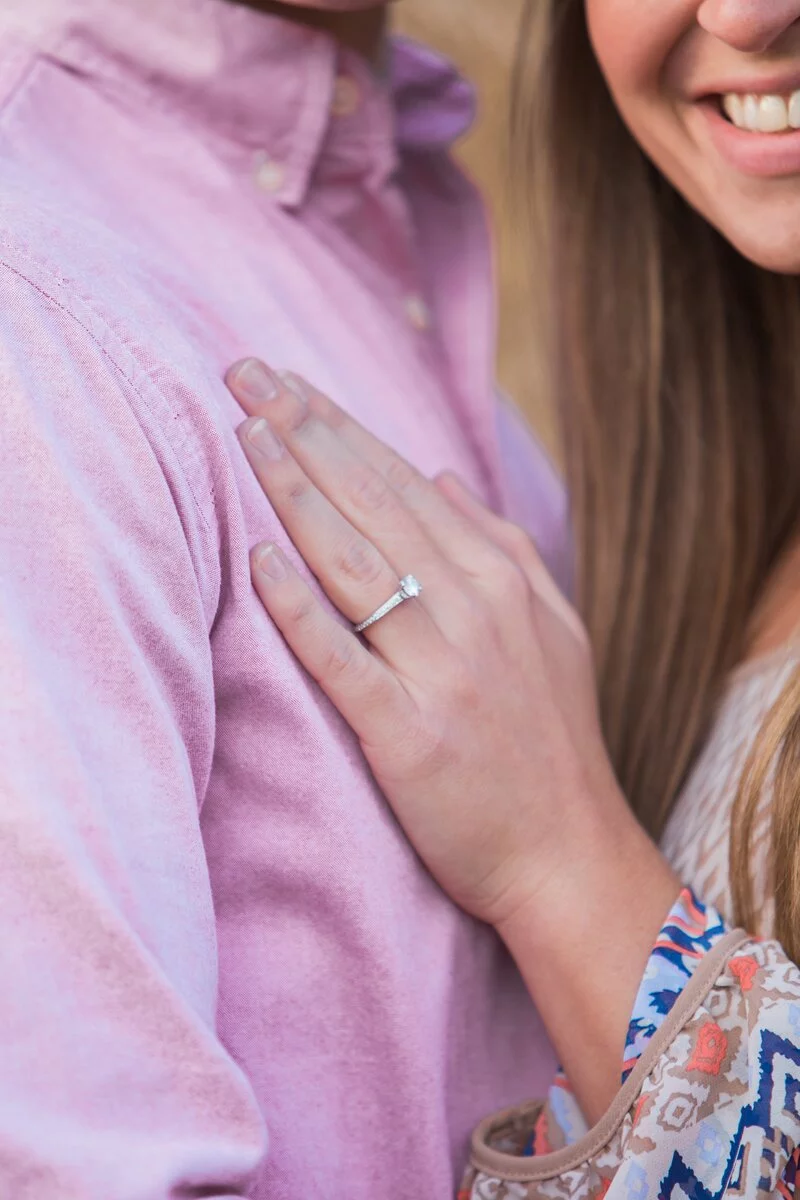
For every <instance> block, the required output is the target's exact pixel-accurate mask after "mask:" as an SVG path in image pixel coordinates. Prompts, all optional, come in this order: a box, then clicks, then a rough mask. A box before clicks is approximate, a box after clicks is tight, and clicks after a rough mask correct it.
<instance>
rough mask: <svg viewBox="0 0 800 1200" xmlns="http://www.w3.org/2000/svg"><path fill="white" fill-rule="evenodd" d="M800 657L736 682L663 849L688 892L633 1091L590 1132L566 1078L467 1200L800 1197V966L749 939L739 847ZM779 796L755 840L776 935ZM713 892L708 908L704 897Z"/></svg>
mask: <svg viewBox="0 0 800 1200" xmlns="http://www.w3.org/2000/svg"><path fill="white" fill-rule="evenodd" d="M798 665H800V646H794V647H792V648H791V649H790V650H786V649H785V648H784V649H782V650H781V651H780V652H778V653H776V654H772V655H769V656H766V657H764V658H762V659H760V660H758V661H757V662H754V663H752V664H749V665H747V666H745V667H743V668H740V669H739V670H738V671H736V672H735V673H734V675H733V677H732V679H731V681H730V684H729V687H728V688H727V690H726V692H725V695H724V696H723V698H722V701H721V703H720V706H719V709H718V711H717V716H716V721H715V724H714V727H713V729H712V733H711V736H710V737H709V739H708V742H707V743H706V746H705V748H704V750H703V752H702V754H701V755H700V757H699V759H698V761H697V763H696V765H695V767H694V769H693V771H692V773H691V775H690V777H689V779H688V781H687V783H686V786H685V787H684V789H683V792H682V793H681V796H680V797H679V799H678V802H677V804H676V807H675V810H674V812H673V815H672V818H671V820H670V823H669V825H668V827H667V830H666V833H665V836H664V839H663V843H662V848H663V850H664V853H665V854H666V856H667V858H668V859H669V861H670V862H671V863H672V865H673V866H674V867H675V869H676V871H677V872H678V873H679V874H680V875H681V876H682V877H683V879H684V880H686V881H687V885H689V886H687V887H686V888H685V889H684V891H683V892H682V893H681V896H680V897H679V899H678V901H677V903H676V904H675V906H674V908H673V909H672V911H671V912H670V913H669V915H668V917H667V920H666V921H665V923H664V926H663V928H662V930H661V933H660V934H659V937H658V939H657V941H656V944H655V947H654V949H653V952H652V954H651V956H650V960H649V962H648V965H647V968H646V970H645V973H644V976H643V979H642V983H641V986H640V989H639V994H638V996H637V998H636V1002H635V1005H634V1011H633V1014H632V1018H631V1023H630V1027H629V1031H628V1038H627V1045H626V1048H625V1054H624V1061H623V1063H622V1070H621V1086H620V1090H619V1092H618V1093H617V1097H616V1099H615V1101H614V1103H613V1104H612V1106H611V1108H610V1109H609V1110H608V1112H606V1114H605V1116H604V1117H603V1118H602V1119H601V1120H600V1121H599V1122H598V1124H597V1125H595V1126H594V1128H592V1129H589V1128H588V1127H587V1124H586V1122H585V1120H584V1118H583V1114H582V1113H581V1111H580V1108H579V1106H578V1104H577V1102H576V1100H575V1098H574V1096H573V1094H572V1092H571V1089H570V1086H569V1081H568V1080H567V1079H566V1078H565V1076H564V1075H563V1074H559V1075H558V1076H557V1077H556V1080H555V1082H554V1084H553V1086H552V1088H551V1089H550V1093H549V1096H548V1097H547V1099H546V1100H542V1101H537V1102H532V1103H530V1104H528V1105H524V1106H523V1107H521V1108H516V1109H509V1110H508V1111H507V1112H504V1113H499V1114H498V1115H496V1116H494V1117H490V1118H489V1119H488V1120H486V1121H484V1122H483V1124H482V1125H481V1126H480V1127H479V1128H478V1129H477V1130H476V1132H475V1134H474V1136H473V1142H472V1155H471V1162H470V1166H469V1169H468V1171H467V1174H466V1176H465V1179H464V1182H463V1185H462V1190H461V1192H460V1193H459V1200H545V1198H547V1200H550V1198H552V1200H562V1198H563V1200H566V1198H567V1197H570V1198H573V1200H595V1198H599V1197H607V1200H712V1198H714V1200H716V1198H721V1197H728V1198H733V1197H743V1198H744V1197H746V1198H747V1200H756V1198H758V1200H761V1198H765V1197H775V1198H776V1200H777V1198H779V1197H783V1198H784V1200H788V1198H790V1197H794V1196H795V1194H796V1187H797V1194H798V1195H800V1183H799V1182H798V1180H800V970H798V968H797V967H796V966H795V965H794V963H792V962H790V961H789V959H788V958H787V957H786V955H785V954H784V953H783V951H782V949H781V947H780V946H779V945H778V944H777V942H775V941H769V940H761V939H757V938H753V937H750V936H748V935H747V934H745V933H743V932H742V931H741V930H734V929H732V928H731V927H730V925H729V924H728V923H727V921H726V919H725V917H724V915H722V914H724V913H726V912H730V911H731V895H730V882H729V877H728V846H729V831H730V824H731V816H732V808H733V803H734V799H735V796H736V792H737V786H738V783H739V780H740V778H741V773H742V769H743V767H744V763H745V760H746V758H747V755H748V753H749V751H750V749H751V747H752V745H753V742H754V739H755V737H756V736H757V734H758V731H759V728H760V726H761V724H762V722H763V720H764V718H765V717H766V715H767V712H768V711H769V709H770V708H771V706H772V704H773V703H774V702H775V701H776V700H777V698H778V696H779V695H780V693H781V691H782V689H783V687H784V686H785V685H786V683H787V682H788V679H789V677H790V675H791V673H792V671H793V670H795V669H796V668H797V666H798ZM768 830H769V798H768V796H767V797H765V801H764V804H763V805H762V812H761V814H760V822H759V825H758V828H757V832H756V837H755V839H754V857H755V862H754V864H753V867H754V876H755V880H756V885H757V888H758V889H759V891H760V895H759V899H760V901H761V903H762V912H763V914H764V918H763V920H764V930H763V931H764V932H765V933H767V934H769V932H770V925H771V922H772V917H773V906H772V904H771V903H770V897H769V896H768V894H767V879H768V875H767V853H768ZM701 897H702V900H701Z"/></svg>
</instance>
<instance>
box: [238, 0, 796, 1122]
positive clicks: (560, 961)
mask: <svg viewBox="0 0 800 1200" xmlns="http://www.w3.org/2000/svg"><path fill="white" fill-rule="evenodd" d="M588 15H589V19H590V26H591V32H592V38H593V44H594V48H595V52H596V54H597V57H598V59H599V61H600V63H601V66H602V68H603V70H604V73H605V74H606V77H607V79H608V82H609V86H610V88H611V90H612V93H613V94H614V96H615V98H616V100H617V103H618V105H619V107H620V110H621V112H622V114H623V116H624V118H625V120H626V121H627V122H628V124H629V126H630V128H631V130H632V131H633V132H634V135H635V136H636V137H637V138H638V139H639V140H640V141H641V143H642V145H643V146H644V148H645V149H646V150H647V151H648V153H650V154H651V156H652V157H653V159H654V161H655V162H656V164H657V165H658V166H659V167H660V168H661V169H662V170H663V171H664V172H665V173H666V174H668V175H669V176H670V178H672V179H673V181H674V182H675V183H676V185H677V186H679V187H680V189H681V190H682V191H683V192H684V193H685V195H686V196H687V198H688V199H689V200H690V202H691V203H693V204H694V205H695V206H696V207H697V208H698V209H699V210H700V211H701V212H703V214H704V215H705V216H706V217H707V218H708V219H709V220H711V221H713V223H714V224H715V225H717V227H718V228H719V229H720V231H721V232H722V233H723V234H724V235H725V236H727V237H728V238H730V240H731V241H733V242H734V243H735V244H736V245H737V246H738V247H739V248H740V249H741V250H742V252H744V253H747V254H748V255H749V256H750V257H752V258H753V259H754V260H755V261H757V262H760V263H762V265H766V266H772V267H777V266H779V269H783V270H786V271H794V270H796V269H797V266H798V265H800V235H798V234H797V232H796V231H797V230H800V173H798V174H796V175H793V176H791V175H790V176H787V175H786V174H785V173H784V174H783V175H781V176H780V177H779V178H770V177H765V176H762V177H758V178H755V179H754V178H752V177H745V176H744V175H743V174H742V172H741V171H740V170H738V169H737V168H735V167H733V166H731V165H730V163H728V162H727V161H725V159H724V156H722V157H721V156H720V155H719V154H717V153H716V152H715V150H714V148H713V146H712V145H711V143H710V142H709V141H708V139H705V140H704V135H703V132H702V125H701V124H700V123H699V118H698V114H697V113H696V112H695V111H694V110H693V108H692V101H691V99H690V95H691V94H694V91H696V90H697V87H698V84H699V85H700V86H701V87H702V86H703V85H705V86H706V87H707V90H710V87H711V85H712V83H713V80H714V78H715V77H717V76H719V74H720V72H721V71H723V70H724V72H725V73H726V78H727V79H728V80H729V81H730V80H731V79H732V82H734V83H736V81H737V80H736V72H737V71H738V72H739V73H740V76H741V79H742V82H743V84H744V82H745V81H752V78H753V75H754V72H756V73H757V72H758V71H762V72H763V73H764V76H763V77H764V78H766V67H767V66H769V67H770V68H773V67H775V65H776V63H779V64H780V65H781V66H783V67H789V66H793V68H794V69H795V72H796V80H797V81H796V83H795V84H794V87H800V25H799V24H798V22H800V0H791V2H790V0H706V2H705V3H702V4H699V3H697V0H588ZM623 34H624V36H623ZM775 136H778V135H775ZM778 193H779V195H778ZM795 213H796V215H797V218H798V219H794V216H795ZM779 216H780V217H781V222H778V223H777V224H776V222H777V218H778V217H779ZM765 218H771V219H772V223H771V224H770V220H769V219H765ZM228 384H229V386H230V388H231V390H232V391H233V393H234V395H235V396H236V397H237V399H238V400H239V402H240V403H241V404H242V406H243V408H244V409H245V411H246V412H247V414H248V419H247V420H246V421H245V422H244V424H243V425H242V427H241V429H240V438H241V444H242V446H243V448H244V450H245V453H246V454H247V456H248V459H249V461H250V463H251V465H252V467H253V470H254V472H255V474H256V477H257V478H258V480H259V482H260V484H261V486H262V487H263V489H264V491H265V493H266V495H267V496H268V498H269V500H270V502H271V504H272V505H273V507H274V508H275V510H276V512H277V514H278V516H279V517H280V519H281V521H282V522H283V524H284V525H285V527H286V529H287V531H288V533H289V534H290V536H291V538H292V541H293V542H294V545H295V546H296V548H297V550H298V551H299V553H300V555H301V556H302V558H303V559H304V560H305V562H306V563H307V564H308V566H309V568H310V569H311V571H312V573H313V575H314V576H315V577H316V579H317V580H318V582H319V584H320V585H321V587H322V589H323V590H324V591H325V592H326V593H327V595H328V597H329V598H330V599H331V600H332V601H333V604H334V605H335V606H336V608H337V609H338V610H339V611H340V612H341V614H342V615H343V617H344V621H342V620H340V619H337V617H336V616H335V614H333V613H332V612H331V611H330V608H328V607H326V606H324V605H323V604H322V603H321V602H320V600H319V598H318V593H317V592H315V591H313V590H312V589H311V588H310V587H309V585H308V583H307V582H306V580H305V579H304V578H303V576H302V575H301V574H299V573H298V571H297V570H296V569H295V566H294V565H293V564H292V563H291V562H290V561H289V560H288V559H287V558H286V556H285V555H283V554H282V553H281V551H280V550H279V549H277V548H276V547H274V546H272V545H261V546H258V547H256V548H255V549H254V551H253V555H252V568H253V580H254V584H255V588H256V590H257V592H258V594H259V596H260V597H261V600H262V602H263V604H264V606H265V609H266V610H267V612H268V614H269V615H270V617H271V618H272V620H273V621H274V622H275V623H276V625H277V626H278V628H279V629H280V630H281V632H282V633H283V635H284V637H285V638H286V641H287V642H288V644H289V646H290V647H291V649H292V650H293V651H294V653H295V654H296V655H297V657H298V658H299V659H300V661H301V662H302V663H303V665H304V666H305V667H306V668H307V670H308V671H309V672H310V674H311V675H312V676H313V677H314V679H316V680H317V682H318V683H319V685H320V686H321V688H322V689H323V691H324V692H325V693H326V694H327V695H328V697H329V698H330V700H331V701H332V702H333V704H334V705H335V706H336V707H337V708H338V709H339V710H340V712H341V713H342V715H343V716H344V717H345V719H346V720H347V721H348V722H349V723H350V725H351V726H352V728H353V729H354V731H355V733H356V735H357V736H358V738H359V740H360V742H361V745H362V748H363V751H364V754H365V756H366V758H367V761H368V762H369V764H370V766H371V768H372V770H373V772H374V773H375V776H376V778H377V780H378V782H379V784H380V786H381V787H382V789H383V791H384V793H385V795H386V798H387V800H388V802H389V803H390V805H391V806H392V808H393V810H394V812H395V814H396V816H397V818H398V820H399V822H400V824H401V825H402V827H403V829H404V830H405V832H406V834H407V835H408V837H409V839H410V840H411V842H412V843H413V845H414V846H415V847H416V849H417V851H418V853H419V854H420V857H421V858H422V860H423V861H424V862H425V864H426V866H427V867H428V869H429V870H430V871H431V873H432V874H433V876H434V877H435V878H436V879H437V881H438V882H439V884H440V885H441V886H442V888H443V889H444V890H445V891H446V892H447V893H448V894H449V895H450V896H451V897H452V898H453V900H454V901H455V902H456V903H458V904H460V905H461V906H462V907H463V908H464V909H465V910H466V911H468V912H469V913H471V914H472V915H473V916H475V917H477V918H478V919H480V920H482V921H485V922H487V923H489V924H490V925H492V926H494V928H495V929H496V930H497V932H498V934H499V936H500V937H501V938H502V939H503V941H504V942H505V943H506V945H507V946H508V948H509V950H510V952H511V954H512V955H513V957H514V958H515V960H516V962H517V964H518V966H519V969H520V971H521V973H522V975H523V977H524V979H525V981H526V983H527V986H528V988H529V991H530V994H531V996H532V998H533V1001H534V1002H535V1004H536V1005H537V1007H538V1009H539V1011H540V1012H541V1014H542V1017H543V1019H544V1021H545V1024H546V1027H547V1030H548V1033H549V1035H550V1037H551V1040H552V1041H553V1044H554V1046H555V1049H556V1052H557V1053H558V1055H559V1058H560V1060H561V1062H562V1064H563V1066H564V1068H565V1070H566V1071H567V1074H568V1075H569V1077H570V1080H571V1082H572V1085H573V1087H574V1089H575V1092H576V1095H577V1097H578V1100H579V1102H580V1103H581V1105H582V1107H583V1109H584V1112H585V1114H586V1116H587V1118H588V1119H589V1120H596V1119H597V1118H598V1117H599V1116H600V1115H601V1114H602V1112H603V1111H604V1110H605V1108H606V1107H607V1105H608V1103H609V1102H610V1100H611V1099H612V1098H613V1096H614V1094H615V1092H616V1090H617V1089H618V1086H619V1077H620V1068H621V1061H622V1051H623V1046H624V1041H625V1034H626V1030H627V1025H628V1021H629V1018H630V1013H631V1009H632V1005H633V1000H634V997H635V994H636V990H637V988H638V985H639V982H640V979H641V974H642V970H643V967H644V965H645V963H646V961H647V958H648V955H649V952H650V949H651V947H652V943H653V939H654V937H655V935H656V933H657V932H658V930H659V928H660V926H661V924H662V922H663V920H664V917H665V915H666V913H667V912H668V910H669V908H670V906H671V904H672V903H673V902H674V900H675V898H676V896H677V893H678V891H679V887H680V881H679V880H678V879H677V878H676V876H675V875H674V874H673V872H672V870H671V868H670V867H669V865H668V864H667V862H666V861H665V859H664V858H663V856H662V855H661V853H660V852H659V850H658V848H657V847H656V846H655V845H654V844H653V842H652V841H651V840H650V839H649V838H648V837H647V836H645V834H644V833H643V832H642V830H641V829H640V827H639V826H638V824H637V822H636V821H635V819H634V818H633V816H632V815H631V813H630V810H629V808H628V806H627V804H626V801H625V797H624V796H623V795H622V793H621V791H620V788H619V786H618V784H617V781H616V779H615V776H614V772H613V770H612V767H611V764H610V762H609V758H608V754H607V752H606V749H605V746H604V743H603V738H602V733H601V730H600V725H599V720H598V715H597V702H596V686H595V679H594V670H593V664H592V656H591V652H590V648H589V644H588V639H587V637H586V634H585V631H584V629H583V627H582V624H581V622H580V619H579V618H578V616H577V614H576V612H575V611H574V610H573V609H572V608H571V607H570V605H569V604H568V603H567V602H566V600H565V599H564V598H563V597H562V596H561V594H560V593H559V592H558V589H557V588H556V586H555V584H554V583H553V581H552V580H551V578H550V577H549V575H548V573H547V571H546V569H545V568H544V566H543V564H542V562H541V560H540V558H539V556H538V554H537V552H536V549H535V547H534V546H533V544H532V542H531V541H530V540H529V539H528V538H527V537H526V536H525V535H524V534H523V533H522V531H520V530H519V529H516V528H515V527H514V526H512V525H509V524H508V523H506V522H504V521H502V520H500V519H499V518H497V517H496V516H494V515H493V514H491V513H490V512H489V511H488V510H486V509H485V508H484V507H483V506H482V505H481V504H480V503H479V502H478V501H477V500H475V499H474V498H473V497H471V496H470V495H469V494H468V493H467V492H466V491H465V490H464V488H463V487H462V485H460V484H459V482H458V481H457V480H456V479H454V478H452V477H444V478H441V479H438V480H436V481H433V482H431V481H429V480H426V479H424V478H423V477H422V476H420V475H419V474H418V473H417V472H416V471H415V470H414V469H413V468H412V467H411V466H410V465H409V464H408V463H406V462H404V461H403V460H402V459H401V458H399V457H398V456H397V455H396V454H395V453H394V452H393V451H392V450H391V449H390V448H388V447H386V446H385V445H383V444H382V443H381V442H379V441H378V440H376V439H375V438H374V437H372V436H371V435H370V434H369V433H368V432H367V431H366V430H365V429H363V428H362V427H361V426H359V425H358V424H357V423H356V422H354V421H353V420H352V419H351V418H349V417H348V416H346V415H345V413H344V412H342V411H341V410H340V409H339V408H337V407H336V406H335V405H334V404H333V403H332V402H331V401H330V400H329V399H327V398H326V397H324V396H322V395H321V394H320V393H319V392H317V391H316V390H315V389H314V388H313V387H312V386H311V385H310V384H308V383H306V382H304V381H301V380H298V379H297V378H296V377H293V376H288V377H280V376H277V375H275V374H274V373H273V372H272V371H271V370H270V369H269V368H267V367H266V366H264V364H260V363H257V362H256V361H255V360H252V359H250V360H245V361H244V362H243V363H239V364H237V365H236V366H235V367H233V368H232V369H231V371H230V372H229V375H228ZM791 558H792V556H791V555H790V559H791ZM409 571H413V572H414V574H415V575H416V576H417V577H418V578H419V579H420V581H421V582H422V584H423V586H424V591H423V594H422V595H421V596H420V597H419V598H418V599H415V600H412V601H409V602H407V603H405V604H403V605H402V606H401V607H400V608H398V609H396V610H395V611H394V612H393V613H392V614H391V615H390V616H389V617H387V618H386V619H385V620H384V621H382V622H380V623H379V624H377V625H375V626H373V627H372V628H371V629H370V630H368V631H367V634H366V636H365V637H364V638H363V639H361V638H359V637H357V636H356V635H354V634H353V632H352V631H351V625H350V623H351V622H357V621H360V620H362V619H363V618H364V617H365V616H367V615H368V614H369V613H370V612H371V611H372V610H374V609H375V608H377V607H378V606H379V605H380V604H381V603H382V602H383V601H384V600H385V599H386V598H387V597H388V596H389V595H390V594H391V593H392V592H394V591H395V589H396V588H397V585H398V578H399V577H400V576H402V575H404V574H406V573H407V572H409ZM797 579H798V572H797V571H796V570H793V569H791V564H790V567H787V566H786V565H784V566H783V567H782V573H781V575H780V577H779V578H777V579H776V583H775V587H774V588H773V589H772V593H771V596H772V598H771V600H770V601H769V603H768V604H767V606H766V608H765V610H764V612H765V614H766V615H765V616H764V617H763V618H762V621H761V626H760V632H759V635H758V640H757V643H755V644H754V648H755V649H756V650H757V649H758V648H759V647H761V646H762V645H763V644H767V645H768V644H769V643H770V641H774V640H775V639H776V638H778V639H781V638H782V636H783V633H784V631H785V630H786V629H788V628H790V627H792V628H796V626H797V618H798V616H799V615H800V580H799V581H798V583H797V584H795V580H797Z"/></svg>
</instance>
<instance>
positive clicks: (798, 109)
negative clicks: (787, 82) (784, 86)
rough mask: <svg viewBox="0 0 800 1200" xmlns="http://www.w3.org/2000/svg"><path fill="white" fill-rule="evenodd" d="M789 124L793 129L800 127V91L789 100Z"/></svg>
mask: <svg viewBox="0 0 800 1200" xmlns="http://www.w3.org/2000/svg"><path fill="white" fill-rule="evenodd" d="M789 124H790V125H791V127H792V129H800V92H794V94H793V95H792V98H791V100H790V101H789Z"/></svg>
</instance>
